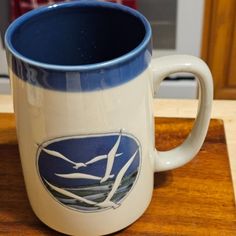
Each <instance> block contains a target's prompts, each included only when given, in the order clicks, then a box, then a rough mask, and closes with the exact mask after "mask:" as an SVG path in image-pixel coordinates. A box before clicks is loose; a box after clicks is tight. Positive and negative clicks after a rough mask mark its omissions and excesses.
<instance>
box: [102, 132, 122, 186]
mask: <svg viewBox="0 0 236 236" xmlns="http://www.w3.org/2000/svg"><path fill="white" fill-rule="evenodd" d="M121 136H122V133H121V132H120V135H119V137H118V139H117V141H116V143H115V145H114V146H113V147H112V149H111V150H110V151H109V153H108V154H107V166H106V172H105V175H104V176H103V178H102V179H101V181H100V183H103V182H105V181H106V180H108V178H109V176H110V174H111V171H112V167H113V163H114V159H115V156H116V152H117V150H118V147H119V145H120V140H121Z"/></svg>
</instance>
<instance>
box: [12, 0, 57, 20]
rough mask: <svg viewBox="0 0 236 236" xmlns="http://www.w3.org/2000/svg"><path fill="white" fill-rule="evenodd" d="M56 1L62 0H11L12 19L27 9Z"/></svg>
mask: <svg viewBox="0 0 236 236" xmlns="http://www.w3.org/2000/svg"><path fill="white" fill-rule="evenodd" d="M55 2H61V0H11V19H12V20H14V19H16V18H17V17H19V16H21V15H23V14H24V13H26V12H27V11H30V10H32V9H35V8H37V7H40V6H43V5H47V4H53V3H55Z"/></svg>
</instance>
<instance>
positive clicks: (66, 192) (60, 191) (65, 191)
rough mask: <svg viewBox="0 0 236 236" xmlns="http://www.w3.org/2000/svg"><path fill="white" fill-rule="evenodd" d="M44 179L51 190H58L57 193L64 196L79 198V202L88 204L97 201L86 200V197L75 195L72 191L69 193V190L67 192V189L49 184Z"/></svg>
mask: <svg viewBox="0 0 236 236" xmlns="http://www.w3.org/2000/svg"><path fill="white" fill-rule="evenodd" d="M44 181H45V182H46V183H47V184H48V185H49V186H50V187H51V188H52V189H53V190H55V191H56V192H58V193H61V194H63V195H64V196H67V197H71V198H74V199H76V200H79V201H80V202H85V203H87V204H89V205H96V204H97V202H94V201H91V200H88V199H86V198H83V197H80V196H78V195H76V194H74V193H71V192H69V191H67V190H65V189H62V188H58V187H56V186H54V185H53V184H50V183H49V182H48V181H47V180H46V179H44Z"/></svg>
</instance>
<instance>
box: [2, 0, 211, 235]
mask: <svg viewBox="0 0 236 236" xmlns="http://www.w3.org/2000/svg"><path fill="white" fill-rule="evenodd" d="M5 44H6V48H7V58H8V64H9V73H10V77H11V82H12V88H13V99H14V111H15V114H16V127H17V136H18V142H19V150H20V156H21V163H22V167H23V174H24V179H25V184H26V189H27V193H28V197H29V201H30V203H31V206H32V208H33V210H34V212H35V214H36V215H37V216H38V218H39V219H40V220H41V221H43V222H44V223H45V224H47V225H48V226H50V227H51V228H53V229H55V230H58V231H60V232H63V233H66V234H70V235H83V236H86V235H101V234H108V233H112V232H115V231H117V230H120V229H122V228H124V227H126V226H128V225H129V224H131V223H133V222H134V221H135V220H137V219H138V218H139V217H140V216H141V215H142V214H143V212H144V211H145V209H146V208H147V206H148V204H149V203H150V200H151V197H152V191H153V174H154V172H155V171H164V170H170V169H174V168H177V167H179V166H182V165H184V164H185V163H187V162H189V161H190V160H191V159H192V158H193V157H194V156H195V155H196V154H197V152H198V151H199V149H200V147H201V145H202V143H203V140H204V138H205V135H206V132H207V128H208V124H209V119H210V111H211V104H212V94H213V89H212V78H211V73H210V71H209V69H208V67H207V66H206V64H205V63H204V62H203V61H201V60H200V59H198V58H195V57H193V56H186V55H176V56H167V57H163V58H158V59H153V60H152V61H151V54H152V51H151V50H152V45H151V27H150V24H149V23H148V21H147V20H146V19H145V17H144V16H142V15H141V14H140V13H139V12H137V11H135V10H133V9H130V8H128V7H125V6H122V5H119V4H113V3H104V2H95V1H91V2H71V3H63V4H54V5H51V6H47V7H42V8H39V9H36V10H33V11H31V12H29V13H27V14H25V15H23V16H22V17H20V18H18V19H17V20H16V21H14V22H13V23H12V24H11V25H10V27H9V28H8V30H7V32H6V36H5ZM175 72H191V73H193V74H195V75H196V76H197V77H198V81H199V88H200V91H201V93H200V102H199V109H198V114H197V118H196V121H195V124H194V127H193V129H192V131H191V133H190V134H189V136H188V138H187V139H186V140H185V142H184V143H183V144H181V145H180V146H179V147H177V148H175V149H173V150H170V151H166V152H160V151H158V150H156V149H155V142H154V119H153V108H152V99H153V93H154V90H156V89H157V88H158V87H159V84H160V82H161V81H162V79H163V78H165V77H166V76H168V75H169V74H171V73H175ZM167 207H168V206H167Z"/></svg>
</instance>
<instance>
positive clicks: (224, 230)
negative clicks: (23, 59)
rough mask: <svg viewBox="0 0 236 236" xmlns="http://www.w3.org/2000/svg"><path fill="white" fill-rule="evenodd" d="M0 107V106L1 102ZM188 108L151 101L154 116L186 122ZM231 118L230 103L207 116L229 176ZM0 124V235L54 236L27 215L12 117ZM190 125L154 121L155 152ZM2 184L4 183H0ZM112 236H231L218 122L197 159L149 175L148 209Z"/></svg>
mask: <svg viewBox="0 0 236 236" xmlns="http://www.w3.org/2000/svg"><path fill="white" fill-rule="evenodd" d="M4 99H5V101H6V100H8V101H9V102H8V103H6V102H5V103H4V104H5V110H3V109H2V111H6V110H7V111H8V112H11V111H12V106H11V102H10V101H11V100H10V98H9V97H4ZM0 101H3V100H1V96H0ZM194 105H196V101H190V100H159V101H154V106H155V115H158V116H160V115H161V116H164V115H165V116H169V117H170V116H177V117H182V116H188V117H191V116H194V113H195V112H196V109H195V108H194ZM0 107H1V103H0ZM157 107H158V110H157ZM229 109H230V111H229ZM157 112H158V113H157ZM235 114H236V102H228V101H215V102H214V108H213V115H214V116H215V117H217V116H218V118H219V117H220V118H223V119H224V122H225V130H226V137H227V138H228V140H227V142H228V149H229V151H230V152H231V153H230V155H231V170H234V169H235V168H234V164H235V162H234V160H233V159H234V156H233V155H232V154H234V155H235V152H234V150H235V147H233V145H232V144H235V135H236V132H235V129H236V126H235V118H236V116H235ZM222 115H223V116H222ZM0 118H1V119H0V121H3V123H0V131H1V138H0V144H3V145H2V146H1V147H2V149H1V157H2V156H4V158H5V159H2V160H1V159H0V165H1V169H2V172H1V173H2V178H0V183H1V185H0V187H1V189H0V190H2V191H1V196H0V199H2V200H0V235H2V234H4V235H59V234H58V233H57V232H55V231H52V230H51V229H49V228H48V227H46V226H44V225H43V224H42V223H41V222H39V221H38V220H37V219H36V217H35V216H34V214H33V213H32V211H31V209H30V206H29V203H28V201H27V197H26V193H25V189H24V183H23V178H22V173H21V168H20V161H19V158H18V151H17V141H16V136H15V129H14V120H13V115H12V114H5V115H3V114H0ZM192 122H193V120H191V119H169V118H168V119H166V118H159V119H157V120H156V143H157V147H158V148H159V149H162V150H166V149H168V148H171V147H173V146H176V145H178V144H179V143H180V142H182V140H183V139H184V138H185V137H186V135H187V134H188V132H189V130H190V129H191V127H192ZM232 124H233V125H232ZM228 131H231V132H228ZM227 132H228V133H227ZM4 137H5V138H4ZM171 138H172V139H171ZM169 140H171V141H169ZM231 145H232V146H231ZM233 152H234V153H233ZM232 165H233V166H232ZM13 170H14V171H13ZM1 173H0V175H1ZM233 176H234V175H233ZM234 178H235V176H234ZM3 180H4V181H5V182H1V181H3ZM4 188H5V191H3V190H4ZM13 190H14V191H13ZM7 193H8V194H7ZM1 204H2V207H1ZM1 208H2V209H3V212H1ZM118 234H119V235H127V236H128V235H236V211H235V206H234V196H233V189H232V183H231V175H230V167H229V162H228V157H227V150H226V144H225V136H224V128H223V122H222V121H221V120H212V121H211V125H210V128H209V132H208V136H207V138H206V141H205V143H204V146H203V147H202V149H201V152H200V153H199V154H198V156H197V158H195V159H194V160H193V161H192V162H190V163H189V164H187V165H186V166H184V167H181V168H179V169H177V170H174V171H168V172H163V173H157V174H155V186H154V194H153V198H152V202H151V204H150V206H149V208H148V209H147V211H146V212H145V214H144V215H143V216H142V217H141V218H140V219H139V220H138V221H137V222H135V223H134V224H133V225H131V226H130V227H128V228H127V229H125V230H123V231H121V232H119V233H118Z"/></svg>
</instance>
